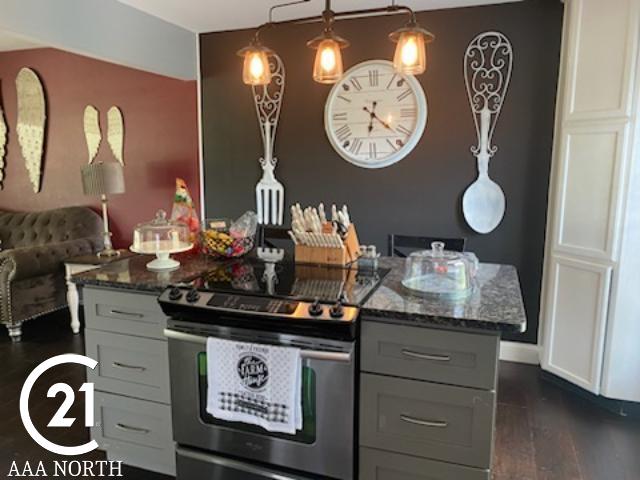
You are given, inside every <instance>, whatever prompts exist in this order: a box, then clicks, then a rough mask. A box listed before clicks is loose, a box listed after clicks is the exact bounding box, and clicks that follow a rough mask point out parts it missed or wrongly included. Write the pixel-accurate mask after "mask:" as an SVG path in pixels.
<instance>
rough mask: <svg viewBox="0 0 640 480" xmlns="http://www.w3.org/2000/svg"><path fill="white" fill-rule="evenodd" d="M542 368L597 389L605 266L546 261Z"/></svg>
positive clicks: (605, 295)
mask: <svg viewBox="0 0 640 480" xmlns="http://www.w3.org/2000/svg"><path fill="white" fill-rule="evenodd" d="M551 263H552V265H551V268H552V276H551V281H550V284H549V289H550V291H549V292H548V294H549V297H550V300H551V301H550V307H551V308H550V311H549V312H548V316H547V321H548V324H547V325H546V328H545V342H544V343H545V349H544V355H543V367H544V368H545V369H546V370H549V371H550V372H553V373H555V374H556V375H558V376H560V377H562V378H564V379H566V380H569V381H570V382H573V383H575V384H577V385H579V386H581V387H583V388H585V389H587V390H590V391H592V392H594V393H598V392H599V389H600V372H601V365H602V356H603V345H604V333H605V327H606V316H607V304H608V296H609V282H610V277H611V267H606V266H601V265H597V264H594V263H589V262H584V261H578V260H572V259H568V258H565V257H554V258H553V259H552V262H551Z"/></svg>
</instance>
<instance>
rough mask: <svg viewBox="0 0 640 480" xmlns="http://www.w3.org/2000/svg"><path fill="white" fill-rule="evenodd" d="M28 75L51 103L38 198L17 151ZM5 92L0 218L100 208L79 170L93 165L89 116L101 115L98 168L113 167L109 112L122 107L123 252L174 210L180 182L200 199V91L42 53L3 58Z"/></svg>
mask: <svg viewBox="0 0 640 480" xmlns="http://www.w3.org/2000/svg"><path fill="white" fill-rule="evenodd" d="M22 67H30V68H32V69H33V70H34V71H36V72H37V73H38V75H39V77H40V79H41V81H42V84H43V86H44V89H45V95H46V98H47V135H46V145H45V155H44V158H43V174H42V188H41V190H40V193H37V194H36V193H34V192H33V190H32V187H31V183H30V182H29V178H28V175H27V170H26V168H25V166H24V160H23V158H22V154H21V152H20V145H19V144H18V136H17V132H16V117H17V111H16V110H17V102H16V89H15V78H16V75H17V74H18V71H19V70H20V68H22ZM0 87H1V97H0V98H1V99H2V106H3V109H4V111H5V121H6V122H7V124H8V127H9V143H8V154H7V157H6V158H5V164H6V166H5V180H4V188H3V189H2V190H0V210H19V211H37V210H44V209H49V208H56V207H62V206H68V205H88V206H91V207H94V208H96V209H97V208H99V205H100V202H99V201H98V199H97V198H94V197H87V196H85V195H84V194H83V193H82V184H81V180H80V169H81V168H82V166H83V165H85V164H86V163H87V161H88V153H87V146H86V142H85V139H84V130H83V112H84V108H85V106H86V105H88V104H91V105H94V106H95V107H96V108H97V109H98V110H99V111H100V125H101V127H102V137H103V140H102V143H101V145H100V149H99V151H98V156H97V158H96V161H99V160H103V161H105V162H112V161H115V158H114V157H113V154H112V153H111V150H110V148H109V144H108V143H107V118H106V115H107V110H108V109H109V107H111V106H112V105H117V106H118V107H120V109H121V110H122V113H123V116H124V123H125V143H124V160H125V169H124V172H125V182H126V188H127V192H126V193H125V194H122V195H114V196H113V197H111V198H110V201H109V207H110V210H109V213H110V215H109V216H110V219H111V230H112V232H113V233H114V243H115V244H116V245H117V246H119V247H127V246H129V244H130V241H131V240H130V239H131V235H132V233H131V232H132V230H133V228H134V227H135V225H136V224H137V223H139V222H141V221H146V220H148V219H150V218H152V217H153V215H154V212H155V211H156V210H157V209H159V208H164V209H165V210H167V211H168V212H169V211H170V210H171V205H172V200H173V194H174V191H175V177H176V176H179V177H182V178H184V179H185V180H186V182H187V185H188V186H189V187H190V189H191V193H192V196H193V197H194V199H196V200H197V198H198V196H199V194H198V185H199V184H198V131H197V111H196V106H197V100H196V83H195V82H193V81H191V82H185V81H182V80H176V79H172V78H168V77H163V76H160V75H155V74H150V73H146V72H142V71H139V70H134V69H131V68H126V67H122V66H119V65H114V64H112V63H107V62H101V61H99V60H93V59H90V58H87V57H83V56H80V55H74V54H71V53H67V52H62V51H59V50H55V49H51V48H44V49H35V50H21V51H13V52H2V53H0Z"/></svg>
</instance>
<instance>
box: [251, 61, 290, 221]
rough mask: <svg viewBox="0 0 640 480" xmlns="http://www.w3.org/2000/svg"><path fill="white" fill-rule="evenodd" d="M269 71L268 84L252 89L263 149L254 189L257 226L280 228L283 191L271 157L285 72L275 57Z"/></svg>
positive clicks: (282, 217) (282, 211)
mask: <svg viewBox="0 0 640 480" xmlns="http://www.w3.org/2000/svg"><path fill="white" fill-rule="evenodd" d="M269 67H270V68H271V83H269V84H268V85H264V86H253V87H251V89H252V90H253V99H254V102H255V105H256V113H257V114H258V122H259V123H260V134H261V135H262V142H263V145H264V157H262V158H261V159H260V165H261V166H262V178H261V179H260V181H259V182H258V184H257V185H256V208H257V210H258V223H261V224H268V223H272V224H274V225H282V222H283V219H284V187H283V186H282V184H281V183H280V182H279V181H278V180H276V177H275V175H274V170H275V168H276V164H277V163H278V159H277V158H275V157H274V156H273V146H274V144H275V140H276V130H277V128H278V120H279V119H280V107H281V106H282V97H283V95H284V81H285V70H284V64H283V63H282V59H281V58H280V57H279V56H278V55H275V54H273V55H271V56H270V57H269Z"/></svg>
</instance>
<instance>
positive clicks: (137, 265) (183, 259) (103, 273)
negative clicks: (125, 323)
mask: <svg viewBox="0 0 640 480" xmlns="http://www.w3.org/2000/svg"><path fill="white" fill-rule="evenodd" d="M172 258H174V259H175V260H178V261H179V262H180V264H181V265H180V268H178V269H177V270H174V271H172V272H162V273H157V272H151V271H149V270H147V267H146V265H147V263H149V262H150V261H151V260H153V259H154V257H153V256H149V255H135V256H133V257H130V258H127V259H124V260H118V261H115V262H112V263H110V264H108V265H106V266H104V267H101V268H98V269H95V270H89V271H87V272H83V273H79V274H77V275H74V276H73V277H72V281H73V282H74V283H76V284H77V285H97V286H100V287H110V288H120V289H125V290H136V291H145V292H158V293H160V292H162V290H164V289H165V287H166V286H167V285H171V284H175V283H185V282H189V281H191V280H193V279H194V278H196V277H198V276H200V275H202V274H203V273H204V272H207V271H209V270H211V269H213V268H214V266H215V265H218V264H219V263H220V262H219V261H216V260H214V259H212V258H210V257H206V256H204V255H199V254H195V253H190V252H189V253H183V254H178V255H172Z"/></svg>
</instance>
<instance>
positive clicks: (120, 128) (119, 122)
mask: <svg viewBox="0 0 640 480" xmlns="http://www.w3.org/2000/svg"><path fill="white" fill-rule="evenodd" d="M107 141H108V142H109V146H110V147H111V151H112V152H113V155H114V156H115V157H116V159H117V160H118V162H120V165H122V166H124V121H123V119H122V112H121V111H120V109H119V108H118V107H116V106H113V107H111V108H110V109H109V111H108V112H107Z"/></svg>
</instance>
